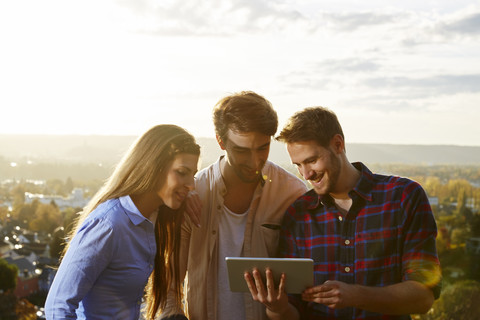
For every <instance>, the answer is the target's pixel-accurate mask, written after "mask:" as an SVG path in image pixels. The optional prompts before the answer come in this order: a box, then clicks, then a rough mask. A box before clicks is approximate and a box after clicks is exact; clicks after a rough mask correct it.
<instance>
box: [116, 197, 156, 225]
mask: <svg viewBox="0 0 480 320" xmlns="http://www.w3.org/2000/svg"><path fill="white" fill-rule="evenodd" d="M118 200H119V201H120V204H121V205H122V207H123V209H124V210H125V213H126V214H127V216H128V218H129V219H130V221H132V223H133V224H134V225H136V226H137V225H139V224H140V223H142V222H144V221H145V220H146V221H150V220H148V219H147V218H145V217H144V216H143V215H142V214H141V213H140V211H139V210H138V209H137V207H136V206H135V204H134V203H133V201H132V198H130V196H129V195H126V196H123V197H120V198H118Z"/></svg>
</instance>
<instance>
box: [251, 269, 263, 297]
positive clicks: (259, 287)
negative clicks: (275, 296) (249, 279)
mask: <svg viewBox="0 0 480 320" xmlns="http://www.w3.org/2000/svg"><path fill="white" fill-rule="evenodd" d="M252 274H253V278H254V279H255V286H256V287H257V291H258V293H259V295H261V296H262V297H266V296H267V291H266V289H265V285H264V283H263V279H262V275H261V273H260V271H259V270H258V269H257V268H255V269H253V271H252Z"/></svg>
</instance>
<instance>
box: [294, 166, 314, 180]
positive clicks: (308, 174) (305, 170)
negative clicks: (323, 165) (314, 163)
mask: <svg viewBox="0 0 480 320" xmlns="http://www.w3.org/2000/svg"><path fill="white" fill-rule="evenodd" d="M298 170H299V171H300V174H301V175H302V177H303V178H305V180H310V179H312V178H313V177H314V176H315V172H314V171H313V170H311V169H310V167H308V166H301V167H299V168H298Z"/></svg>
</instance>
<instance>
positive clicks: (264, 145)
mask: <svg viewBox="0 0 480 320" xmlns="http://www.w3.org/2000/svg"><path fill="white" fill-rule="evenodd" d="M230 143H231V144H233V148H234V149H238V150H251V148H247V147H242V146H239V145H238V144H236V143H235V142H233V141H230ZM269 145H270V141H269V142H267V143H265V144H262V145H261V146H260V147H258V148H256V149H262V148H265V147H268V146H269Z"/></svg>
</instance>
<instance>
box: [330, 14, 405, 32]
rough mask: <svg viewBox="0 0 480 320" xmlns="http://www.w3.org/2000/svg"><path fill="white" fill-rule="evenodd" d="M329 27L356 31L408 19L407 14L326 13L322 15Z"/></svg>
mask: <svg viewBox="0 0 480 320" xmlns="http://www.w3.org/2000/svg"><path fill="white" fill-rule="evenodd" d="M322 17H323V19H324V20H325V22H327V25H329V26H331V27H332V28H333V29H336V30H338V31H347V32H351V31H355V30H357V29H360V28H364V27H376V26H381V25H393V24H396V23H398V22H400V21H402V20H405V19H406V18H408V14H407V13H405V12H396V13H382V12H374V11H365V12H347V13H324V14H323V15H322Z"/></svg>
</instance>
